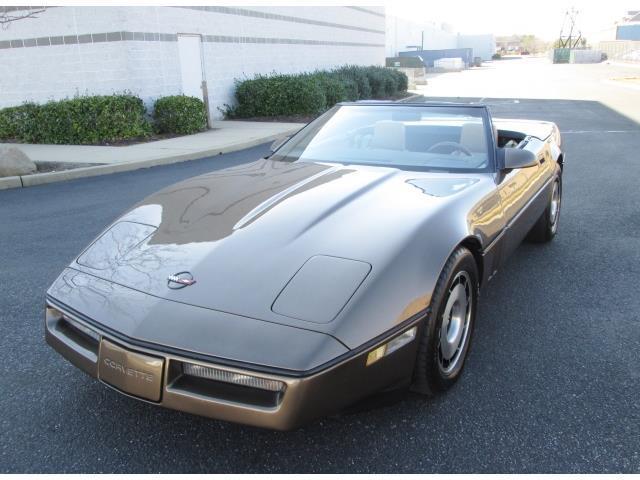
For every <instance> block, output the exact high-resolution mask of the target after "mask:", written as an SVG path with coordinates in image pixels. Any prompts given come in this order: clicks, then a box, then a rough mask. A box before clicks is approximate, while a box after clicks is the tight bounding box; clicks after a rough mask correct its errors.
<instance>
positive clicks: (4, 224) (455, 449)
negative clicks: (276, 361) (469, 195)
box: [0, 100, 640, 472]
mask: <svg viewBox="0 0 640 480" xmlns="http://www.w3.org/2000/svg"><path fill="white" fill-rule="evenodd" d="M492 103H494V106H493V108H494V111H495V113H496V114H497V115H503V116H510V117H527V116H530V117H539V118H547V119H551V120H555V121H557V122H558V124H559V125H560V127H561V129H562V130H563V131H565V135H564V138H565V147H566V152H567V155H568V158H567V165H566V176H565V199H564V200H565V201H564V207H563V208H564V209H563V212H562V216H561V223H560V233H559V236H558V237H557V239H556V240H555V241H554V242H552V243H551V244H549V245H545V246H539V245H528V244H524V245H523V246H521V247H520V248H519V249H518V251H517V253H516V256H515V257H514V258H513V259H512V260H511V261H510V262H509V263H508V265H506V268H504V269H503V270H502V271H501V272H500V273H499V275H498V276H497V277H496V279H495V280H494V281H493V282H491V284H490V285H489V287H488V288H487V289H486V290H485V291H484V293H483V298H482V305H481V308H480V311H479V319H478V325H477V330H476V336H475V338H474V345H473V348H472V350H471V353H470V357H469V359H468V365H467V369H466V371H465V373H464V376H463V378H462V381H461V382H459V383H458V384H457V386H456V387H454V388H453V390H451V391H450V392H449V393H448V394H447V395H446V396H443V397H440V398H438V399H436V400H432V401H425V400H423V399H422V398H420V397H417V396H413V395H409V396H407V397H406V398H404V399H402V400H400V401H398V402H396V403H394V404H392V405H390V406H386V407H383V408H377V409H370V410H365V411H361V412H359V413H354V414H350V415H345V416H340V417H331V418H327V419H324V420H322V421H318V422H316V423H314V424H312V425H310V426H308V427H306V428H304V429H301V430H299V431H295V432H289V433H283V432H271V431H264V430H259V429H254V428H248V427H242V426H237V425H232V424H227V423H223V422H217V421H211V420H207V419H202V418H198V417H195V416H190V415H187V414H183V413H178V412H172V411H169V410H164V409H161V408H157V407H154V406H152V405H148V404H144V403H142V402H137V401H135V400H132V399H129V398H126V397H123V396H121V395H119V394H117V393H115V392H113V391H112V390H110V389H108V388H106V387H104V386H102V385H100V384H99V383H97V382H96V381H93V380H92V379H90V378H89V377H87V376H85V375H84V374H82V373H81V372H79V371H78V370H76V369H75V368H73V367H72V366H71V365H70V364H68V363H67V362H66V361H65V360H63V359H62V358H61V357H60V356H58V355H57V354H55V353H54V352H53V351H52V350H51V349H50V348H49V347H47V346H46V345H45V343H44V341H43V328H42V307H43V294H44V291H45V289H46V288H47V287H48V285H49V284H50V283H51V282H52V281H53V280H54V278H55V277H56V275H57V274H58V273H59V272H60V270H61V269H62V268H63V267H64V266H65V265H66V264H67V263H68V262H69V261H70V260H71V259H72V257H73V256H74V255H75V254H76V253H77V252H78V251H79V250H80V249H81V248H82V247H83V246H84V245H86V244H87V242H88V241H89V240H90V239H91V238H92V237H93V236H94V235H95V234H97V233H98V232H99V231H100V229H101V228H102V227H103V226H104V225H105V224H107V223H108V222H110V221H112V220H113V219H114V218H115V217H116V216H117V214H118V213H119V212H121V211H122V210H124V209H125V208H126V207H127V206H129V205H131V204H132V203H134V202H135V201H137V200H139V199H141V198H142V197H144V196H145V195H146V194H148V193H150V192H152V191H154V190H156V189H158V188H160V187H162V186H165V185H167V184H169V183H172V182H174V181H176V180H179V179H182V178H185V177H188V176H191V175H194V174H197V173H201V172H205V171H209V170H211V169H214V168H219V167H223V166H227V165H231V164H237V163H240V162H243V161H246V160H249V159H252V158H255V157H256V156H258V155H259V154H262V153H263V152H265V148H264V147H259V148H255V149H251V150H247V151H244V152H238V153H233V154H229V155H224V156H220V157H216V158H212V159H207V160H203V161H197V162H190V163H186V164H179V165H173V166H168V167H157V168H155V169H152V170H147V171H145V170H141V171H136V172H130V173H124V174H118V175H112V176H106V177H97V178H92V179H83V180H79V181H73V182H69V183H59V184H52V185H46V186H41V187H33V188H28V189H23V190H14V191H3V192H0V261H1V263H0V266H1V268H2V274H1V276H0V292H2V293H1V294H0V391H1V394H0V411H1V412H2V415H1V416H0V470H1V471H4V472H129V471H134V472H638V471H640V355H639V353H638V352H640V328H639V327H640V318H639V313H638V312H640V295H639V294H638V283H639V279H640V238H639V235H638V232H640V214H639V213H638V212H640V208H639V207H640V193H639V192H640V189H639V188H638V179H640V163H639V157H638V151H640V126H639V125H637V124H635V123H633V122H632V121H630V120H629V119H627V118H625V117H622V116H620V115H619V114H617V113H615V112H614V111H612V110H609V109H608V108H606V107H604V106H602V105H600V104H598V103H593V102H575V101H521V102H520V103H513V102H512V101H509V100H498V101H496V102H492ZM611 131H616V132H617V133H608V132H611Z"/></svg>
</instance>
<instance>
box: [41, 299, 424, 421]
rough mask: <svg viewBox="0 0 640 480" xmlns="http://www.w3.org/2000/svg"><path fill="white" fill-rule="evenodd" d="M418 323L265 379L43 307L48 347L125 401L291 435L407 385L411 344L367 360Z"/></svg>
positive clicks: (262, 373)
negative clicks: (319, 363)
mask: <svg viewBox="0 0 640 480" xmlns="http://www.w3.org/2000/svg"><path fill="white" fill-rule="evenodd" d="M52 311H55V312H57V314H56V315H54V314H50V312H52ZM418 324H419V319H416V320H413V321H411V322H408V323H405V324H403V325H402V328H401V329H394V333H393V334H390V335H388V336H387V337H386V338H382V339H378V340H376V341H374V342H372V343H371V344H369V345H368V346H367V347H366V348H363V349H359V350H358V351H356V352H354V353H353V354H352V355H347V356H344V357H340V358H338V359H336V361H335V362H331V363H330V364H329V365H328V366H326V367H324V368H320V369H316V370H314V371H312V372H291V373H290V374H289V373H288V372H287V373H280V372H274V373H271V372H266V373H265V371H262V370H263V369H253V368H252V366H251V365H248V366H247V368H237V367H235V366H233V367H231V366H228V365H225V364H224V363H223V362H218V361H217V359H211V361H202V360H201V359H200V358H198V359H194V358H191V357H190V356H189V354H188V352H185V354H184V355H181V354H175V353H173V352H171V353H168V352H167V351H163V348H162V347H161V346H157V348H155V347H152V348H149V347H148V346H147V345H145V346H141V345H138V344H136V342H135V340H134V339H129V338H116V336H115V335H114V334H113V333H105V332H104V331H103V330H101V329H100V328H98V327H96V325H94V324H92V323H91V324H90V323H88V322H87V321H86V320H85V319H82V318H79V316H78V315H77V314H75V313H73V314H72V313H69V312H67V311H65V310H64V308H61V306H60V305H58V304H57V303H56V304H55V305H53V304H52V303H51V302H49V301H48V302H47V315H46V319H45V335H46V341H47V343H48V344H49V345H51V346H52V347H53V348H54V349H55V350H56V351H57V352H58V353H60V354H61V355H62V356H63V357H65V358H66V359H67V360H69V361H70V362H71V363H72V364H74V365H75V366H76V367H78V368H80V369H81V370H83V371H84V372H86V373H88V374H89V375H91V376H92V377H94V378H97V379H99V380H100V381H101V382H103V383H105V384H106V385H108V386H110V387H112V388H114V389H115V390H117V391H119V392H120V393H123V394H125V395H128V396H131V397H134V398H137V399H139V400H143V401H146V402H149V403H153V404H156V405H160V406H163V407H166V408H170V409H174V410H180V411H184V412H188V413H192V414H196V415H202V416H205V417H210V418H215V419H220V420H226V421H230V422H236V423H242V424H247V425H253V426H258V427H264V428H270V429H275V430H290V429H294V428H297V427H299V426H301V425H303V424H305V423H308V422H309V421H311V420H313V419H315V418H318V417H321V416H323V415H327V414H330V413H335V412H338V411H340V410H341V409H343V408H344V407H346V406H349V405H351V404H353V403H355V402H357V401H358V400H360V399H362V398H364V397H366V396H368V395H370V394H372V393H375V392H378V391H382V390H385V389H389V388H395V387H401V386H405V385H408V384H409V383H410V381H411V375H412V371H413V364H414V361H415V356H416V348H417V343H418V342H417V341H415V340H414V341H412V342H410V343H408V344H407V345H405V346H404V347H403V348H400V349H398V350H397V351H394V352H393V353H392V354H390V355H389V356H387V357H384V358H383V359H381V360H380V361H376V362H375V363H373V364H370V365H367V356H368V354H369V353H370V352H371V351H372V350H375V349H376V348H378V347H379V346H380V345H383V344H384V343H385V342H386V341H388V340H389V339H390V338H394V337H397V336H398V332H400V331H406V330H407V329H409V328H412V327H413V326H417V325H418ZM193 372H196V374H197V375H200V373H198V372H203V373H204V374H205V375H204V376H194V375H193ZM205 377H208V378H205ZM229 379H232V381H233V382H236V383H230V382H229V381H228V380H229ZM239 383H244V384H239ZM256 385H257V387H256Z"/></svg>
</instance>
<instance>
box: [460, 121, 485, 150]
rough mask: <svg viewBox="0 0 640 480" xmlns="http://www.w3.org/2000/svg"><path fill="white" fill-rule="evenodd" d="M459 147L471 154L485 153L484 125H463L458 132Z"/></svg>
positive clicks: (470, 123)
mask: <svg viewBox="0 0 640 480" xmlns="http://www.w3.org/2000/svg"><path fill="white" fill-rule="evenodd" d="M460 145H462V146H463V147H465V148H467V149H468V150H469V151H470V152H472V153H486V152H487V136H486V135H485V132H484V125H483V124H482V123H479V122H468V123H464V124H463V125H462V130H461V132H460Z"/></svg>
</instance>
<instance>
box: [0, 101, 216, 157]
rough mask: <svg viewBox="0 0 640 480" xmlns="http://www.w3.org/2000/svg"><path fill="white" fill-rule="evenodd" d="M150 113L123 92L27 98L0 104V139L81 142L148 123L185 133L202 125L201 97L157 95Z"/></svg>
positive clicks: (149, 127) (134, 132)
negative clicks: (12, 104)
mask: <svg viewBox="0 0 640 480" xmlns="http://www.w3.org/2000/svg"><path fill="white" fill-rule="evenodd" d="M153 119H154V122H153V123H152V122H150V121H149V120H148V119H147V112H146V109H145V106H144V103H143V102H142V100H141V99H140V98H138V97H136V96H133V95H126V94H124V95H98V96H90V97H76V98H72V99H67V100H59V101H51V102H48V103H45V104H43V105H36V104H34V103H27V104H24V105H21V106H19V107H9V108H4V109H1V110H0V140H17V141H20V142H26V143H53V144H70V145H87V144H99V143H112V142H117V141H121V140H127V139H132V138H144V137H148V136H149V135H151V133H152V132H153V130H154V127H155V130H156V131H157V132H159V133H179V134H188V133H195V132H199V131H202V130H204V129H205V128H206V125H207V120H206V113H205V109H204V104H203V102H202V101H201V100H199V99H197V98H192V97H185V96H175V97H164V98H160V99H159V100H158V101H156V104H155V107H154V117H153Z"/></svg>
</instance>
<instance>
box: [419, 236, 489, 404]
mask: <svg viewBox="0 0 640 480" xmlns="http://www.w3.org/2000/svg"><path fill="white" fill-rule="evenodd" d="M460 271H466V272H467V273H468V275H469V278H470V279H471V283H472V288H471V290H472V292H471V295H472V304H471V316H470V319H469V326H468V327H467V328H468V333H467V340H466V343H465V346H464V350H463V352H462V353H461V355H462V358H461V359H460V360H459V362H460V363H459V365H457V366H456V368H455V369H454V370H453V371H452V372H450V373H449V374H445V373H444V372H443V371H442V370H441V369H440V368H439V364H438V344H439V333H440V328H441V327H442V321H443V318H442V317H443V312H444V309H445V307H446V300H447V297H448V292H449V289H450V288H451V285H452V283H453V280H454V279H455V277H456V275H457V274H458V273H459V272H460ZM440 275H441V276H440V278H439V279H438V284H437V285H436V288H435V290H434V295H433V297H432V299H431V308H430V310H429V314H428V316H427V318H426V321H425V325H424V331H423V334H422V342H421V345H420V347H419V349H418V357H417V365H416V383H417V384H418V385H421V386H422V388H420V391H424V392H425V393H434V392H436V391H443V390H446V389H448V388H449V387H450V386H451V385H453V384H454V383H455V382H456V381H457V379H458V378H459V377H460V375H461V374H462V371H463V370H464V366H465V364H466V359H467V355H468V353H469V348H470V346H471V342H472V340H473V332H474V329H475V328H474V327H475V319H476V313H477V308H478V267H477V264H476V261H475V259H474V257H473V255H472V254H471V252H469V250H467V249H466V248H460V249H458V250H456V251H455V252H454V253H453V254H452V255H451V257H450V258H449V260H447V263H446V265H445V268H444V269H443V271H442V273H441V274H440ZM445 275H446V278H443V276H445Z"/></svg>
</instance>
